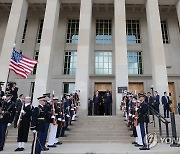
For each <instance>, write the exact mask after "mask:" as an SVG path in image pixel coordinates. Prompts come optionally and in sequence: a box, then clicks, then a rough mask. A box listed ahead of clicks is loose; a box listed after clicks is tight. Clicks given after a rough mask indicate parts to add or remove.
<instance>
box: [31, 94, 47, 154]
mask: <svg viewBox="0 0 180 154" xmlns="http://www.w3.org/2000/svg"><path fill="white" fill-rule="evenodd" d="M37 99H38V101H39V105H38V107H35V108H34V110H33V112H32V122H31V130H32V132H33V133H34V140H33V143H32V150H31V154H40V153H41V150H42V143H43V138H44V136H43V134H44V131H45V117H46V111H45V107H44V106H45V96H41V97H39V98H37Z"/></svg>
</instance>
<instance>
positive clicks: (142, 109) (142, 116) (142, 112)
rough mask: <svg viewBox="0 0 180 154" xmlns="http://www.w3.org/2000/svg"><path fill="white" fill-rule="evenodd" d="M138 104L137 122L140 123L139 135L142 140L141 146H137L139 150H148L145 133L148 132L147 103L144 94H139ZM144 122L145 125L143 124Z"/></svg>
mask: <svg viewBox="0 0 180 154" xmlns="http://www.w3.org/2000/svg"><path fill="white" fill-rule="evenodd" d="M139 100H140V106H139V109H138V123H139V124H140V130H141V137H142V142H143V147H141V148H139V149H140V150H149V147H148V143H146V141H145V140H146V139H145V135H146V134H148V122H149V117H148V104H147V102H145V95H144V94H140V95H139ZM145 124H146V126H145Z"/></svg>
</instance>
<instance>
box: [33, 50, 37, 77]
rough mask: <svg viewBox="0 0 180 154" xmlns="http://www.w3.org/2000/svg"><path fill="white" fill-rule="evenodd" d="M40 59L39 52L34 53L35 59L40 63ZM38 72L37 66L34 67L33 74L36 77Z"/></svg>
mask: <svg viewBox="0 0 180 154" xmlns="http://www.w3.org/2000/svg"><path fill="white" fill-rule="evenodd" d="M38 58H39V50H35V51H34V59H35V60H37V61H38ZM36 71H37V64H36V65H35V66H34V69H33V72H32V74H33V75H35V74H36Z"/></svg>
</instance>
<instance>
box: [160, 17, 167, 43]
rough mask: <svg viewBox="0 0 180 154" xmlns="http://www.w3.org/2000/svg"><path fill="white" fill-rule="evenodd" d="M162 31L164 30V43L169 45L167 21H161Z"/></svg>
mask: <svg viewBox="0 0 180 154" xmlns="http://www.w3.org/2000/svg"><path fill="white" fill-rule="evenodd" d="M161 30H162V38H163V43H164V44H168V43H169V34H168V26H167V22H166V21H165V20H162V21H161Z"/></svg>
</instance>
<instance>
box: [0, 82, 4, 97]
mask: <svg viewBox="0 0 180 154" xmlns="http://www.w3.org/2000/svg"><path fill="white" fill-rule="evenodd" d="M3 96H4V91H3V90H2V87H1V82H0V98H2V97H3Z"/></svg>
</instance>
